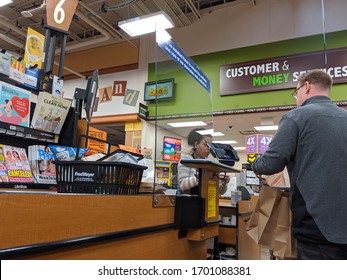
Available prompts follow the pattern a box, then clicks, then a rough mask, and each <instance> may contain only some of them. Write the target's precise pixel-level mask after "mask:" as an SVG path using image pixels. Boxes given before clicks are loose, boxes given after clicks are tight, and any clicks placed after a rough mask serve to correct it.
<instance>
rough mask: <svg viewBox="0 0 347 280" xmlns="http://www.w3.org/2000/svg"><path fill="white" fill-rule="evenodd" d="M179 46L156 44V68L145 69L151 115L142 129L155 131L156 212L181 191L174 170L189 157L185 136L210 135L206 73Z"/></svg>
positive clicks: (211, 125) (211, 124)
mask: <svg viewBox="0 0 347 280" xmlns="http://www.w3.org/2000/svg"><path fill="white" fill-rule="evenodd" d="M158 33H159V32H157V35H158ZM179 43H180V42H176V41H175V38H171V39H169V40H168V41H161V39H159V40H158V37H157V38H156V43H155V47H154V50H153V51H154V57H155V62H154V63H151V64H149V71H148V77H149V78H148V81H149V82H148V83H146V86H145V93H144V94H145V99H146V100H147V102H146V105H147V106H148V111H149V118H148V120H147V122H146V126H147V127H146V128H147V129H148V130H147V131H153V135H152V136H153V138H152V139H154V144H153V146H152V147H154V151H153V153H152V155H153V174H152V176H153V185H154V188H153V205H154V206H156V207H162V206H173V205H175V197H176V190H177V188H178V187H179V182H178V176H177V175H178V174H177V165H178V163H179V161H180V159H181V158H182V157H187V156H188V157H189V156H191V154H192V148H193V147H192V146H189V145H188V143H187V136H188V134H189V132H190V131H191V130H192V129H195V128H198V127H202V128H204V129H213V122H212V110H213V109H212V96H211V95H212V86H210V85H209V79H208V72H207V73H204V70H206V69H204V68H203V67H201V66H200V65H199V62H198V61H194V59H192V58H190V57H189V56H188V54H187V53H185V51H184V49H183V48H182V47H181V46H180V45H179ZM187 122H199V123H195V124H187ZM184 125H188V126H185V127H182V126H184ZM146 137H151V136H150V135H149V134H147V136H146Z"/></svg>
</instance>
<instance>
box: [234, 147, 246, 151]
mask: <svg viewBox="0 0 347 280" xmlns="http://www.w3.org/2000/svg"><path fill="white" fill-rule="evenodd" d="M233 148H234V150H236V151H244V150H246V147H233Z"/></svg>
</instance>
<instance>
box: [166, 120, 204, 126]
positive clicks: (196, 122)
mask: <svg viewBox="0 0 347 280" xmlns="http://www.w3.org/2000/svg"><path fill="white" fill-rule="evenodd" d="M168 125H169V126H172V127H190V126H197V127H200V126H206V125H207V123H204V122H202V121H195V122H176V123H168Z"/></svg>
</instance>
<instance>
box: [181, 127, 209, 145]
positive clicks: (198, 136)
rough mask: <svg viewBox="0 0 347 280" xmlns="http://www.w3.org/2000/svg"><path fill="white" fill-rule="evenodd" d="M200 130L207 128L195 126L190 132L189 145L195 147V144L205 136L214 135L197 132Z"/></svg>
mask: <svg viewBox="0 0 347 280" xmlns="http://www.w3.org/2000/svg"><path fill="white" fill-rule="evenodd" d="M200 130H205V128H201V127H198V128H194V129H193V130H192V131H191V132H189V134H188V140H187V142H188V145H189V146H193V147H194V144H195V143H200V142H201V141H202V139H204V137H212V135H211V134H206V135H201V134H200V133H198V132H197V131H200Z"/></svg>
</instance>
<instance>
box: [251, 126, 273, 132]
mask: <svg viewBox="0 0 347 280" xmlns="http://www.w3.org/2000/svg"><path fill="white" fill-rule="evenodd" d="M254 128H255V129H256V130H258V131H269V130H278V125H262V126H255V127H254Z"/></svg>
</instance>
